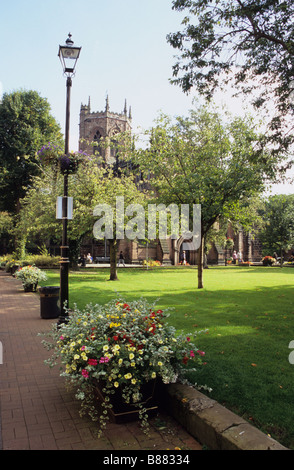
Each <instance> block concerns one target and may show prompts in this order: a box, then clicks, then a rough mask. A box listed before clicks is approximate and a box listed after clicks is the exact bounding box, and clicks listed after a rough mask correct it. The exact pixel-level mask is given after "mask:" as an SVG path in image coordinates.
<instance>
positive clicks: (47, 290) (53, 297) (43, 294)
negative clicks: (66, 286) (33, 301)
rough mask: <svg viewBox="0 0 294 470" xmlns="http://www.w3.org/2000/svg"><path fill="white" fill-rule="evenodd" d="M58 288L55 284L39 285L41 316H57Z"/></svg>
mask: <svg viewBox="0 0 294 470" xmlns="http://www.w3.org/2000/svg"><path fill="white" fill-rule="evenodd" d="M59 290H60V288H59V287H55V286H47V287H39V292H40V307H41V318H58V317H59V315H60V307H59Z"/></svg>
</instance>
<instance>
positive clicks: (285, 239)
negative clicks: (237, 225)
mask: <svg viewBox="0 0 294 470" xmlns="http://www.w3.org/2000/svg"><path fill="white" fill-rule="evenodd" d="M262 217H263V220H264V227H263V229H262V230H261V232H260V233H259V235H258V236H259V239H260V241H261V242H262V247H263V252H264V255H270V256H272V255H273V253H274V252H277V254H278V255H279V256H280V260H281V266H282V265H283V258H284V253H285V252H287V251H288V250H290V249H291V248H292V246H293V245H294V196H293V195H292V194H291V195H284V194H279V195H276V196H271V197H269V198H268V200H266V201H265V207H264V210H263V211H262Z"/></svg>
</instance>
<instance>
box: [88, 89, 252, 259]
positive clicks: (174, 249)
mask: <svg viewBox="0 0 294 470" xmlns="http://www.w3.org/2000/svg"><path fill="white" fill-rule="evenodd" d="M131 131H132V115H131V108H129V109H127V103H126V101H125V105H124V109H123V111H122V112H121V113H116V112H113V111H110V107H109V99H108V97H107V98H106V105H105V109H104V110H103V111H98V112H92V111H91V105H90V98H89V101H88V104H87V105H83V104H82V105H81V109H80V122H79V134H80V135H79V142H80V148H79V150H81V151H85V152H87V153H89V154H92V153H93V152H98V153H99V154H100V155H101V157H102V164H103V165H105V166H107V165H113V166H114V168H116V169H117V168H118V167H119V165H120V164H121V162H119V161H118V158H117V155H116V150H115V146H113V147H112V148H107V149H104V148H101V147H100V146H99V141H100V139H101V138H105V137H109V139H110V140H111V139H113V138H114V136H115V135H116V134H118V133H122V132H131ZM227 236H228V237H231V238H233V239H234V250H236V251H237V252H238V251H239V250H240V251H241V252H242V256H243V260H244V261H260V260H261V246H260V243H259V241H258V240H257V239H254V238H253V237H252V236H251V235H250V234H245V233H243V231H242V230H240V231H239V232H238V233H233V231H232V230H231V229H230V228H229V229H228V232H227ZM187 243H189V240H185V239H184V238H183V237H180V238H179V239H177V240H172V239H170V238H168V239H164V240H163V239H160V240H154V241H152V243H149V244H148V245H146V243H141V242H140V241H139V240H134V241H129V240H120V241H119V247H118V253H119V252H120V251H122V252H123V254H124V258H125V261H126V263H130V264H135V263H141V262H142V261H143V260H145V259H147V258H148V259H149V258H151V259H154V260H158V261H160V262H161V263H162V264H163V265H164V264H166V265H177V264H179V263H180V262H181V260H182V258H183V247H185V246H187ZM87 253H91V255H92V257H93V261H94V262H95V261H97V262H103V261H108V259H109V246H108V243H107V241H105V240H95V239H94V238H93V239H92V238H88V239H85V240H84V243H83V247H82V253H81V254H87ZM231 255H232V253H229V252H226V251H225V249H224V248H223V247H221V246H217V245H214V246H213V247H212V248H211V249H210V251H209V253H208V254H207V262H208V264H220V265H223V264H225V260H226V258H229V257H230V256H231ZM185 256H186V261H187V262H188V263H189V264H190V265H194V264H197V252H195V251H193V250H186V249H185Z"/></svg>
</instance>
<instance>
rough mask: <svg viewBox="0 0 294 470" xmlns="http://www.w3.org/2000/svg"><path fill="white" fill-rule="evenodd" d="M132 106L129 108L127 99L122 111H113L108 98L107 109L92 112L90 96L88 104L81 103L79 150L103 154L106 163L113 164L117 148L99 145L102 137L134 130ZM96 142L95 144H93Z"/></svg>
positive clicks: (110, 136)
mask: <svg viewBox="0 0 294 470" xmlns="http://www.w3.org/2000/svg"><path fill="white" fill-rule="evenodd" d="M131 123H132V116H131V108H129V112H128V110H127V102H126V101H125V105H124V110H123V112H122V113H113V112H111V111H110V109H109V99H108V96H107V98H106V105H105V110H104V111H100V112H91V105H90V98H89V102H88V104H87V105H83V104H82V105H81V110H80V139H79V150H81V151H83V152H86V153H88V154H89V155H91V154H93V153H94V152H96V153H97V151H98V153H99V154H100V155H101V156H102V159H103V161H104V164H107V165H113V164H115V163H117V162H116V149H115V148H107V149H103V148H101V147H99V141H100V139H101V138H105V137H109V138H110V139H112V138H113V137H114V136H115V135H116V134H118V133H121V132H131V130H132V125H131ZM93 143H94V144H93Z"/></svg>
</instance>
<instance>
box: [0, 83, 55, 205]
mask: <svg viewBox="0 0 294 470" xmlns="http://www.w3.org/2000/svg"><path fill="white" fill-rule="evenodd" d="M50 112H51V109H50V105H49V103H48V101H47V100H46V99H45V98H42V97H41V96H40V95H39V94H38V93H37V92H36V91H23V90H21V91H14V92H12V93H9V94H8V93H5V94H4V95H3V98H2V100H1V102H0V186H1V196H0V210H2V211H8V212H10V213H17V212H18V210H19V201H20V199H21V198H23V197H24V195H25V192H26V188H27V187H28V186H29V184H30V183H31V180H32V177H33V176H34V175H37V174H39V167H38V163H39V162H38V158H37V155H36V154H37V151H38V150H39V149H40V148H41V147H42V145H44V144H46V143H48V141H53V142H59V143H61V142H62V135H61V131H60V127H59V125H58V124H57V122H56V120H55V118H54V117H53V116H52V115H51V113H50Z"/></svg>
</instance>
